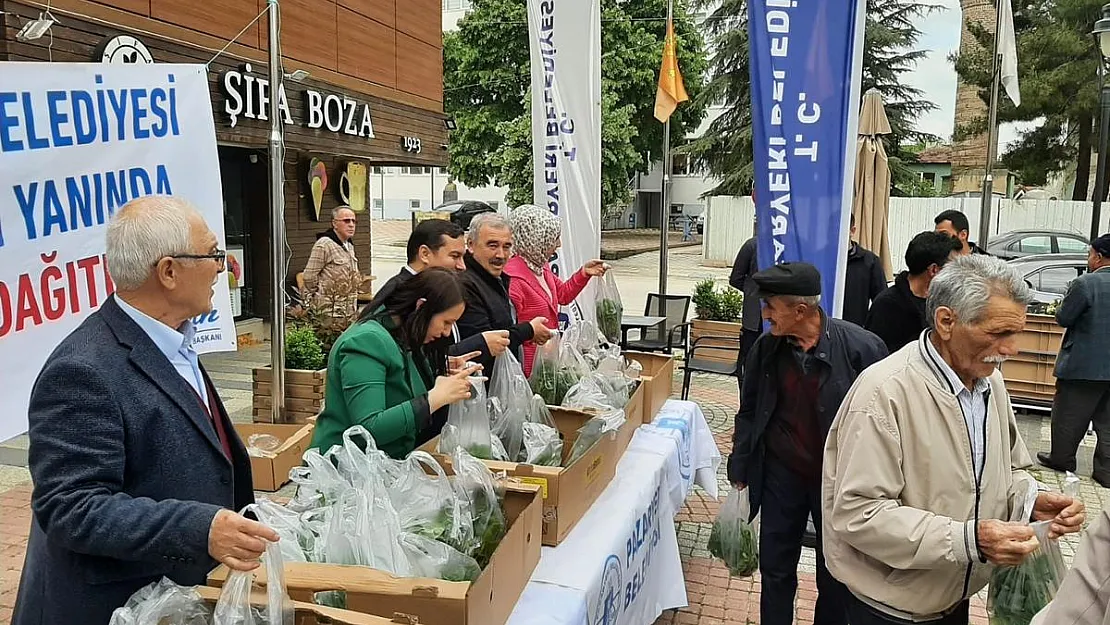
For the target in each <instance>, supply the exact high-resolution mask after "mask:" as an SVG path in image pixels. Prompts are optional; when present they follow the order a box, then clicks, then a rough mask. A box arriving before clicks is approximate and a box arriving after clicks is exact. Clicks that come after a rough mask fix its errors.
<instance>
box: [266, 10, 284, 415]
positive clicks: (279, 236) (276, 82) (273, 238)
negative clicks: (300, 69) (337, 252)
mask: <svg viewBox="0 0 1110 625" xmlns="http://www.w3.org/2000/svg"><path fill="white" fill-rule="evenodd" d="M267 2H268V4H269V6H270V16H269V19H270V277H271V278H272V280H273V282H272V283H273V291H274V293H273V299H272V304H273V305H272V307H271V308H270V315H271V319H270V369H271V371H270V375H271V378H270V417H271V419H270V420H271V421H273V422H274V423H284V422H285V172H284V170H283V166H284V164H285V145H284V139H283V133H284V128H283V127H282V119H281V109H280V107H279V106H278V100H279V97H278V96H279V94H280V93H281V85H282V82H283V81H284V79H285V73H284V71H283V70H282V68H281V41H280V31H281V15H280V10H279V9H278V0H267Z"/></svg>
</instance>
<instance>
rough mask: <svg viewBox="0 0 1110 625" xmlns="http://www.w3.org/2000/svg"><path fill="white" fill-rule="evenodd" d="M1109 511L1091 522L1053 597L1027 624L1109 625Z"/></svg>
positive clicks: (1103, 512) (1105, 511)
mask: <svg viewBox="0 0 1110 625" xmlns="http://www.w3.org/2000/svg"><path fill="white" fill-rule="evenodd" d="M1107 580H1110V510H1103V511H1102V514H1100V515H1099V519H1098V521H1096V522H1095V523H1093V524H1091V527H1090V529H1088V530H1087V535H1086V536H1084V537H1083V543H1082V544H1081V545H1080V546H1079V553H1077V554H1076V556H1075V561H1074V562H1073V563H1072V568H1071V570H1070V571H1068V574H1067V576H1066V577H1065V578H1064V582H1063V584H1061V585H1060V590H1058V591H1057V592H1056V599H1054V600H1053V601H1052V603H1050V604H1048V606H1047V607H1045V609H1043V610H1041V611H1040V612H1039V613H1037V616H1035V617H1033V622H1032V623H1031V625H1110V583H1107Z"/></svg>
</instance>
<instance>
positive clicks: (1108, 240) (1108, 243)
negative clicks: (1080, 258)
mask: <svg viewBox="0 0 1110 625" xmlns="http://www.w3.org/2000/svg"><path fill="white" fill-rule="evenodd" d="M1091 247H1093V248H1094V249H1095V251H1096V252H1098V253H1099V254H1101V255H1103V256H1106V257H1107V258H1110V234H1104V235H1102V236H1101V237H1099V238H1097V239H1095V240H1094V241H1091Z"/></svg>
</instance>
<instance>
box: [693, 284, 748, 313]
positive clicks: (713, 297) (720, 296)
mask: <svg viewBox="0 0 1110 625" xmlns="http://www.w3.org/2000/svg"><path fill="white" fill-rule="evenodd" d="M691 299H692V300H693V302H694V313H695V314H696V315H697V316H698V319H704V320H706V321H726V322H730V323H734V322H738V321H740V319H741V317H742V316H743V314H744V294H743V293H741V292H740V291H737V290H736V289H734V288H732V287H730V286H724V287H721V288H718V287H717V283H716V282H714V281H713V279H712V278H706V279H705V280H702V281H701V282H698V283H697V284H695V285H694V295H693V297H692V298H691Z"/></svg>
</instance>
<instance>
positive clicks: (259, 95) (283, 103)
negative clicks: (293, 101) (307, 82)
mask: <svg viewBox="0 0 1110 625" xmlns="http://www.w3.org/2000/svg"><path fill="white" fill-rule="evenodd" d="M252 71H253V68H252V67H251V65H250V63H247V64H246V65H243V67H242V69H241V71H240V70H230V71H227V72H224V73H223V75H222V76H221V77H220V85H221V86H222V89H223V92H224V112H225V113H227V115H228V117H229V118H230V119H231V127H232V128H234V127H235V125H236V124H238V123H239V118H240V117H245V118H247V119H257V120H259V121H268V120H269V119H270V117H269V115H270V91H271V89H270V81H269V79H267V78H263V77H261V76H255V75H254V74H252V73H251V72H252ZM304 98H305V113H306V115H307V116H308V119H305V120H302V121H301V123H302V124H303V125H304V126H305V127H306V128H312V129H314V130H320V129H327V130H329V131H331V132H338V133H342V134H345V135H350V136H352V137H363V138H366V139H373V138H374V122H373V120H372V119H371V117H370V105H369V104H366V103H360V102H359V101H357V100H354V99H353V98H350V97H347V96H345V95H336V94H334V93H329V94H323V93H320V92H319V91H316V90H314V89H305V91H304ZM278 109H279V110H280V111H281V121H282V123H283V124H286V125H288V124H292V123H293V115H292V113H290V111H289V101H288V99H287V96H286V94H285V83H284V82H283V83H282V85H281V88H280V89H279V90H278Z"/></svg>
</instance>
